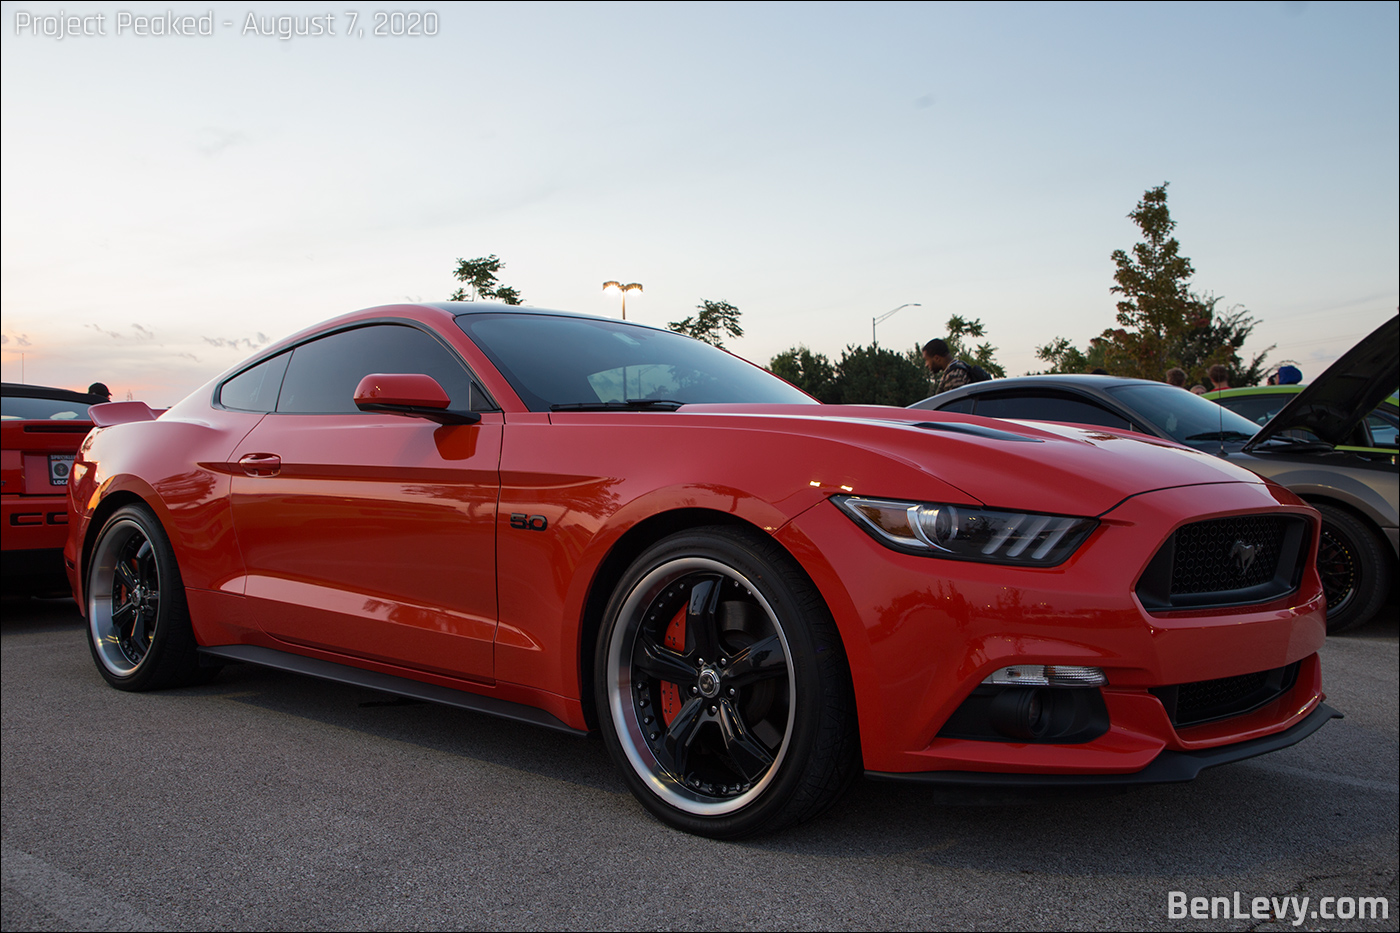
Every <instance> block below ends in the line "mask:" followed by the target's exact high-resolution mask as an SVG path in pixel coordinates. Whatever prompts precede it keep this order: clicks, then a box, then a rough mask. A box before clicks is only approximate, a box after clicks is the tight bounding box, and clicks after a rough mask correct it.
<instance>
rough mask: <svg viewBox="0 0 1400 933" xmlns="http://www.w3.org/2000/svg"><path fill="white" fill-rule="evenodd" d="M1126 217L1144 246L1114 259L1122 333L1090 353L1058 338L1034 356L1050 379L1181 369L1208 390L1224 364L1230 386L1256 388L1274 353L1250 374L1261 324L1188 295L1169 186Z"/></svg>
mask: <svg viewBox="0 0 1400 933" xmlns="http://www.w3.org/2000/svg"><path fill="white" fill-rule="evenodd" d="M1128 217H1129V219H1131V220H1132V221H1133V222H1134V223H1135V224H1137V226H1138V229H1139V230H1140V231H1141V232H1142V237H1143V239H1142V242H1140V243H1138V244H1137V245H1136V246H1134V247H1133V250H1132V254H1131V255H1129V254H1128V253H1127V252H1125V251H1123V250H1121V249H1119V250H1114V251H1113V254H1112V259H1113V263H1114V266H1115V271H1114V274H1113V279H1114V283H1115V284H1114V285H1113V286H1111V287H1110V289H1109V291H1110V292H1111V293H1112V294H1116V295H1119V296H1121V298H1120V300H1119V301H1118V306H1117V318H1118V324H1119V325H1121V326H1119V327H1111V328H1108V329H1107V330H1105V331H1104V332H1103V333H1101V334H1100V335H1099V336H1098V337H1095V338H1094V339H1093V340H1091V341H1090V342H1089V347H1088V349H1087V350H1080V349H1079V348H1077V347H1075V346H1074V345H1073V344H1071V343H1070V341H1069V340H1068V339H1066V338H1064V337H1056V338H1055V339H1054V340H1053V341H1051V342H1050V343H1048V344H1046V345H1045V346H1042V347H1039V348H1037V350H1036V356H1037V357H1039V358H1040V359H1042V360H1045V361H1046V362H1047V363H1050V369H1049V372H1052V373H1064V372H1088V371H1089V370H1092V369H1094V368H1103V369H1106V370H1108V371H1109V372H1111V373H1113V374H1114V375H1117V376H1135V377H1138V378H1140V379H1156V380H1160V379H1162V378H1163V376H1164V375H1165V374H1166V372H1167V370H1169V369H1171V368H1173V367H1178V366H1179V367H1181V368H1182V369H1184V370H1186V373H1187V380H1188V384H1190V383H1193V382H1200V383H1202V384H1206V385H1209V381H1208V379H1207V377H1206V372H1207V370H1209V369H1210V367H1211V366H1212V365H1214V364H1216V363H1223V364H1224V365H1225V366H1227V367H1228V368H1229V369H1230V382H1231V385H1255V384H1257V383H1258V381H1259V379H1260V378H1261V377H1262V375H1263V365H1264V358H1265V357H1266V356H1267V355H1268V353H1269V350H1272V349H1273V347H1270V348H1269V349H1268V350H1265V351H1264V352H1263V353H1260V354H1258V355H1257V356H1256V357H1255V358H1254V359H1253V361H1251V363H1250V364H1249V366H1245V365H1244V363H1243V361H1242V360H1241V359H1240V357H1239V350H1240V348H1241V347H1242V346H1243V345H1244V342H1245V340H1246V339H1248V337H1249V335H1250V333H1251V332H1252V331H1253V330H1254V327H1255V325H1256V324H1257V323H1258V322H1257V321H1256V320H1255V319H1254V318H1253V317H1251V316H1250V315H1249V312H1248V311H1246V310H1245V309H1244V308H1243V307H1241V306H1239V305H1235V306H1233V307H1231V308H1230V309H1229V310H1227V311H1223V312H1222V311H1219V310H1218V307H1217V306H1218V304H1219V302H1220V301H1221V299H1220V298H1219V297H1218V296H1215V295H1207V296H1204V297H1202V296H1201V295H1198V294H1197V293H1195V292H1193V291H1192V290H1191V288H1190V284H1191V276H1192V275H1194V274H1195V269H1194V268H1193V267H1192V265H1191V260H1190V259H1187V258H1186V257H1185V256H1183V255H1181V244H1180V243H1178V242H1177V240H1176V238H1175V237H1174V236H1172V232H1173V231H1174V230H1175V229H1176V221H1175V220H1173V219H1172V216H1171V211H1170V209H1169V208H1168V207H1167V183H1166V182H1163V183H1162V184H1161V185H1159V186H1157V187H1156V188H1149V189H1148V190H1147V191H1146V192H1145V193H1144V194H1143V196H1142V200H1140V201H1139V202H1138V204H1137V207H1136V208H1135V209H1134V210H1133V212H1132V213H1130V214H1129V215H1128Z"/></svg>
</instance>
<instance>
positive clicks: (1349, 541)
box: [1313, 504, 1390, 635]
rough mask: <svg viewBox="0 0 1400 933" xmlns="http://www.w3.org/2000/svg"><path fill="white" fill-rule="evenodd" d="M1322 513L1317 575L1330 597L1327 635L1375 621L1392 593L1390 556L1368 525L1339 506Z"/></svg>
mask: <svg viewBox="0 0 1400 933" xmlns="http://www.w3.org/2000/svg"><path fill="white" fill-rule="evenodd" d="M1313 507H1314V508H1316V509H1317V510H1318V511H1319V512H1320V513H1322V534H1321V538H1320V540H1319V541H1318V550H1317V572H1318V574H1319V575H1320V576H1321V577H1322V589H1323V592H1324V593H1326V594H1327V634H1329V635H1335V634H1337V633H1338V632H1345V631H1346V630H1347V629H1349V628H1354V627H1356V626H1357V625H1360V624H1361V623H1362V622H1365V621H1367V620H1369V619H1370V618H1372V617H1373V616H1374V615H1375V614H1376V613H1377V612H1378V611H1379V610H1380V608H1381V606H1382V605H1383V604H1384V603H1385V598H1386V596H1387V595H1389V593H1390V560H1389V557H1390V555H1389V554H1387V553H1386V552H1385V551H1384V550H1382V545H1381V542H1380V541H1379V540H1377V538H1376V536H1375V535H1374V534H1372V533H1371V530H1370V529H1369V528H1367V527H1366V525H1365V524H1364V523H1363V522H1361V521H1360V520H1359V519H1357V518H1356V517H1355V516H1353V515H1352V514H1351V513H1350V512H1346V511H1343V510H1342V509H1339V508H1337V507H1336V506H1331V505H1325V504H1315V505H1314V506H1313Z"/></svg>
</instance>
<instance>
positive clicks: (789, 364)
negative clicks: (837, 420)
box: [768, 344, 841, 404]
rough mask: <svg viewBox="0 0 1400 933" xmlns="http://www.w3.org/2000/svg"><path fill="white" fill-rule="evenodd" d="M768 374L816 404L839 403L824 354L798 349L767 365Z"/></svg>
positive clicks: (832, 374) (835, 386)
mask: <svg viewBox="0 0 1400 933" xmlns="http://www.w3.org/2000/svg"><path fill="white" fill-rule="evenodd" d="M768 371H769V372H771V373H773V375H775V376H780V377H782V378H783V379H786V380H787V381H788V382H791V383H792V384H793V385H795V386H797V387H798V388H799V389H801V390H802V391H803V392H806V393H807V394H808V395H810V396H812V397H813V398H815V399H817V400H818V401H822V402H826V403H827V404H832V403H834V402H838V401H840V400H841V396H840V394H839V391H838V389H837V385H836V367H834V366H832V365H831V360H829V359H827V358H826V356H825V355H824V354H821V353H813V352H812V351H811V350H809V349H807V348H806V347H805V346H802V345H800V344H799V345H798V346H795V347H793V348H792V349H790V350H784V351H783V352H782V353H779V354H778V355H777V356H775V357H773V358H772V359H771V360H769V361H768Z"/></svg>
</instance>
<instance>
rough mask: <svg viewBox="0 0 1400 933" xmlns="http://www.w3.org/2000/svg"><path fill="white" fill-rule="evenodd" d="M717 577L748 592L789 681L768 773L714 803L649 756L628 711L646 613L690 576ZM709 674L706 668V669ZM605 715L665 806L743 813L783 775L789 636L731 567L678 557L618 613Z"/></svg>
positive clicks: (792, 716) (792, 714)
mask: <svg viewBox="0 0 1400 933" xmlns="http://www.w3.org/2000/svg"><path fill="white" fill-rule="evenodd" d="M697 573H701V574H715V575H718V576H722V577H725V578H726V579H729V580H732V581H734V582H736V583H738V584H739V585H740V586H742V587H744V589H746V590H747V591H748V592H749V594H750V596H751V597H752V598H753V600H754V602H755V603H756V604H757V605H758V606H759V607H761V608H762V609H763V611H764V612H765V613H766V614H767V616H768V621H769V624H770V625H771V626H772V627H773V630H774V632H775V633H776V634H777V636H778V640H779V642H780V643H781V645H782V650H783V657H784V661H785V663H786V666H787V677H788V713H787V724H786V727H785V728H784V731H783V741H782V744H781V745H780V746H779V747H778V750H777V753H776V754H775V755H774V756H773V762H772V764H770V765H769V766H768V770H767V771H765V772H764V774H763V776H762V777H761V778H759V780H758V781H756V782H755V783H754V784H753V786H752V787H750V788H749V789H748V790H746V791H744V792H743V793H741V794H738V795H736V796H734V797H726V798H724V799H716V798H715V797H713V796H710V795H707V794H702V793H699V792H697V791H695V790H692V789H690V788H688V787H686V786H685V785H684V784H682V783H681V782H680V781H678V780H676V778H675V777H674V776H673V775H671V774H670V773H669V772H667V770H666V769H665V767H664V766H663V765H662V764H661V762H660V760H659V759H658V758H657V757H656V755H655V754H653V753H652V751H651V748H650V746H649V745H648V742H647V734H646V732H645V731H644V729H643V726H644V724H643V723H642V722H641V721H640V720H639V719H638V717H637V716H636V715H635V711H634V710H633V708H632V692H633V680H632V667H631V656H632V651H633V647H634V645H635V643H636V639H637V635H638V634H639V632H640V630H641V625H642V620H643V618H644V617H645V610H646V609H647V608H648V607H650V606H651V604H652V603H653V601H655V600H656V598H657V597H658V596H660V595H661V593H662V591H663V590H665V589H666V587H668V586H670V585H671V584H672V583H674V582H675V581H676V580H679V579H681V578H682V577H686V576H690V575H692V574H697ZM707 669H708V666H707ZM607 677H608V681H607V683H608V713H609V715H610V716H611V717H612V722H613V726H614V728H615V729H616V732H617V738H618V742H619V743H620V744H621V746H622V751H623V754H625V755H626V756H627V761H628V763H629V764H630V765H631V766H632V770H633V772H634V773H635V774H637V775H638V776H639V777H641V778H642V780H643V781H645V782H646V784H647V785H648V788H649V789H650V790H651V792H652V793H653V794H655V795H656V796H657V797H658V798H660V799H661V800H662V801H663V802H665V803H666V804H667V805H669V806H671V807H674V808H676V809H678V810H681V811H683V812H685V813H689V814H693V815H695V816H702V817H720V816H727V815H728V814H731V813H734V812H736V811H739V810H742V809H743V808H745V807H747V806H749V805H750V804H752V803H753V802H754V801H756V800H758V799H759V798H760V797H761V796H762V794H763V792H764V791H765V790H767V789H768V787H769V785H770V784H772V782H773V781H774V779H775V778H776V776H777V774H778V772H779V770H780V769H781V766H782V763H783V760H784V759H785V758H786V756H787V753H788V749H789V748H790V747H791V745H792V736H793V725H794V722H795V720H796V715H797V672H796V671H795V670H794V669H793V664H792V649H791V647H790V646H789V644H788V639H787V634H786V633H785V632H784V631H783V627H782V625H781V624H780V623H779V620H778V616H777V613H775V612H774V611H773V607H772V605H770V604H769V602H768V600H767V599H765V598H764V597H763V595H762V594H761V593H760V592H759V591H758V589H757V588H756V587H755V586H754V584H753V582H752V581H750V580H749V579H748V578H747V577H745V576H744V575H743V574H741V573H739V572H738V571H737V570H735V569H734V568H733V567H731V566H729V565H727V564H725V563H722V562H720V561H717V560H711V559H709V558H704V557H681V558H675V559H672V560H668V561H666V562H665V563H662V564H661V565H659V566H657V567H655V568H653V569H652V570H651V571H650V572H648V573H647V574H646V576H644V577H643V578H642V579H641V580H640V581H638V583H637V584H636V586H634V587H633V588H632V590H631V592H629V593H628V594H627V598H626V600H625V601H624V602H623V604H622V608H621V609H620V610H619V612H618V623H617V624H616V625H615V626H614V627H613V631H612V634H611V635H610V636H609V640H608V647H607Z"/></svg>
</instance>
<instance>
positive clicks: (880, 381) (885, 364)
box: [836, 346, 933, 408]
mask: <svg viewBox="0 0 1400 933" xmlns="http://www.w3.org/2000/svg"><path fill="white" fill-rule="evenodd" d="M932 391H933V389H932V387H931V386H930V384H929V376H928V370H926V369H924V365H923V357H919V361H918V362H917V363H916V362H914V360H913V359H911V358H910V354H907V353H896V352H895V351H894V350H886V349H885V348H884V347H881V346H869V347H857V346H848V347H846V349H845V350H844V351H843V352H842V353H841V360H840V362H838V363H837V364H836V397H837V398H836V400H837V401H839V402H840V403H842V404H844V405H898V406H900V407H901V408H902V407H904V406H905V405H910V404H913V403H914V402H917V401H919V400H920V399H925V398H928V397H929V394H930V393H931V392H932Z"/></svg>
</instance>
